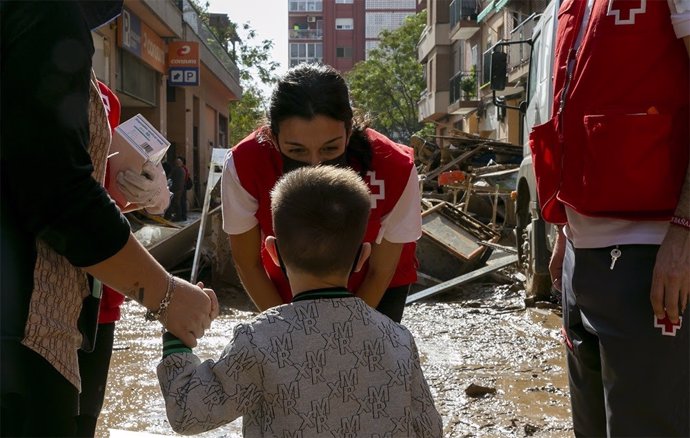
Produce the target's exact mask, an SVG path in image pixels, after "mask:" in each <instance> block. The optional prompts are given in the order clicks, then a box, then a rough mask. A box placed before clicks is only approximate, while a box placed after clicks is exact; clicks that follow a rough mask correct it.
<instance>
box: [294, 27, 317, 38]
mask: <svg viewBox="0 0 690 438" xmlns="http://www.w3.org/2000/svg"><path fill="white" fill-rule="evenodd" d="M290 39H291V40H321V39H323V29H290Z"/></svg>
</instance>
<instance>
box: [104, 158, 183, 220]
mask: <svg viewBox="0 0 690 438" xmlns="http://www.w3.org/2000/svg"><path fill="white" fill-rule="evenodd" d="M117 186H118V188H119V189H120V191H121V192H122V194H123V195H124V196H125V198H126V199H127V202H131V203H134V204H138V205H139V206H141V207H144V208H145V209H146V211H148V212H149V213H151V214H163V213H164V212H165V209H166V208H168V205H170V191H169V190H168V184H167V180H166V177H165V171H164V170H163V166H162V165H161V164H158V165H154V164H153V163H151V162H148V161H147V162H146V163H145V164H144V167H143V169H142V172H141V174H138V173H136V172H133V171H131V170H129V169H128V170H125V171H123V172H120V173H118V174H117Z"/></svg>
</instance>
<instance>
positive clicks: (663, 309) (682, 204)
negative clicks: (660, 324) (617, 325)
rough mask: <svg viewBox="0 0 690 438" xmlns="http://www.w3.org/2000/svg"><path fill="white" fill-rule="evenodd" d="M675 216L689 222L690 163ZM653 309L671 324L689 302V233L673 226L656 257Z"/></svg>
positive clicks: (659, 316)
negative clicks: (667, 318) (666, 317)
mask: <svg viewBox="0 0 690 438" xmlns="http://www.w3.org/2000/svg"><path fill="white" fill-rule="evenodd" d="M675 216H678V217H682V218H686V219H690V163H688V172H687V174H686V176H685V182H684V184H683V189H682V191H681V195H680V201H679V202H678V206H677V207H676V211H675ZM650 298H651V301H652V308H653V309H654V314H655V315H656V316H657V318H660V319H663V318H664V317H665V316H666V315H668V317H669V319H670V320H671V321H672V322H678V316H679V315H680V314H683V313H684V312H685V309H686V307H687V305H688V301H689V300H690V229H688V228H685V227H683V226H680V225H674V224H671V225H669V227H668V232H667V233H666V236H665V237H664V241H663V242H662V243H661V247H660V248H659V252H658V253H657V255H656V263H655V265H654V275H653V277H652V290H651V294H650Z"/></svg>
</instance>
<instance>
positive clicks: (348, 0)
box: [335, 0, 352, 4]
mask: <svg viewBox="0 0 690 438" xmlns="http://www.w3.org/2000/svg"><path fill="white" fill-rule="evenodd" d="M335 2H336V3H347V4H352V0H335Z"/></svg>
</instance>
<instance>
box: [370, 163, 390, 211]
mask: <svg viewBox="0 0 690 438" xmlns="http://www.w3.org/2000/svg"><path fill="white" fill-rule="evenodd" d="M367 176H368V177H369V186H370V187H371V198H370V199H371V209H372V210H373V209H375V208H376V204H378V202H379V200H383V199H385V198H386V185H385V182H384V180H382V179H376V172H374V171H373V170H370V171H368V172H367ZM374 187H377V188H378V193H374Z"/></svg>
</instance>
